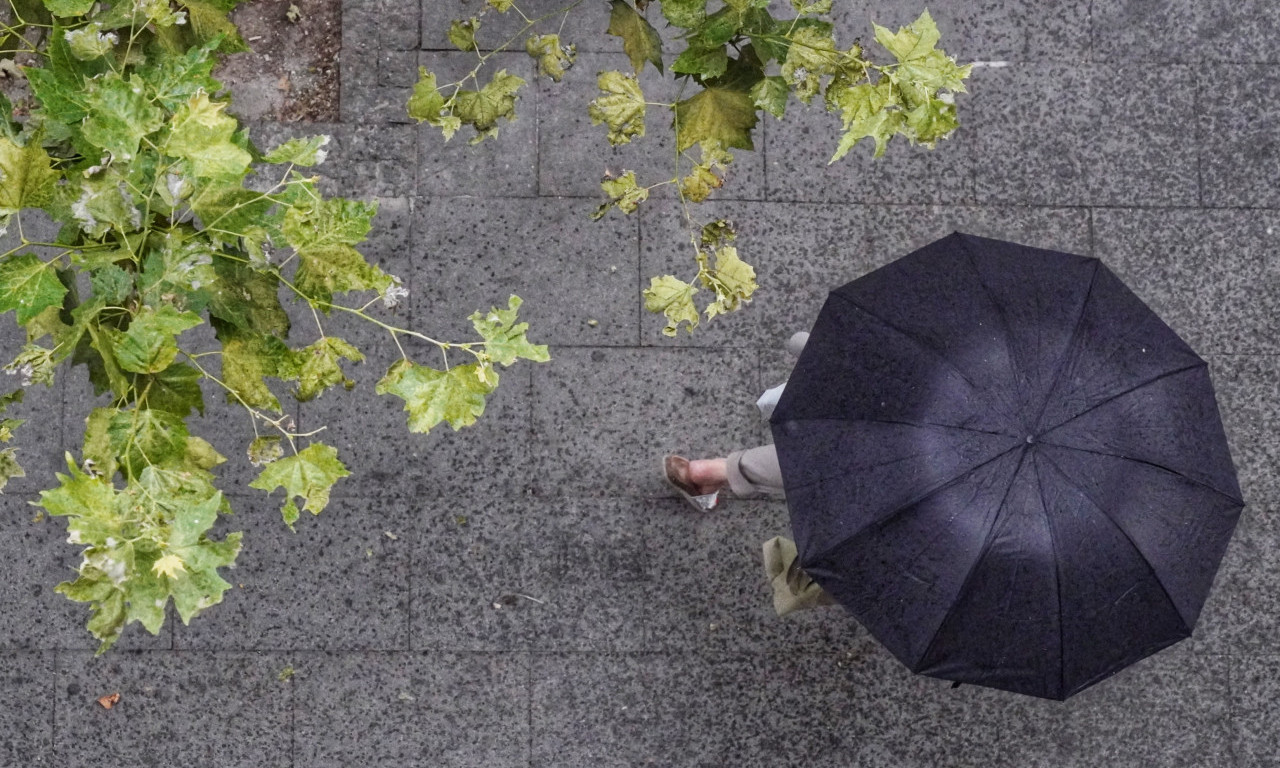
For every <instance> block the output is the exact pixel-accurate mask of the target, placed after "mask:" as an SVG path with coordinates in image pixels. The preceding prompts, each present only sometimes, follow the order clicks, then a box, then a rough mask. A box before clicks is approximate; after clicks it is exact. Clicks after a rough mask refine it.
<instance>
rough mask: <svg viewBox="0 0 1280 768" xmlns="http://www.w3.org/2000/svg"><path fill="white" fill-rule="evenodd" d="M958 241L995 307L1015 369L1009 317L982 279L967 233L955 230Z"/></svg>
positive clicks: (1014, 351)
mask: <svg viewBox="0 0 1280 768" xmlns="http://www.w3.org/2000/svg"><path fill="white" fill-rule="evenodd" d="M956 234H957V235H959V237H958V238H957V240H959V241H960V247H961V248H963V249H964V252H965V253H966V254H967V255H968V256H969V266H970V267H971V268H972V269H973V274H974V276H975V277H976V278H977V279H978V285H981V286H982V292H983V293H985V294H987V300H988V301H990V302H991V306H993V307H995V310H996V315H997V316H998V317H999V318H1000V323H1001V325H1003V326H1004V349H1005V352H1007V353H1008V355H1009V365H1010V366H1011V367H1012V369H1013V370H1017V369H1018V368H1019V367H1020V366H1021V362H1019V360H1018V355H1017V352H1016V350H1015V349H1014V347H1013V344H1012V340H1013V327H1012V326H1010V325H1009V318H1008V316H1007V315H1005V313H1004V305H1002V304H1001V303H1000V302H998V301H996V297H995V295H994V294H992V293H991V286H989V285H987V281H986V280H983V279H982V272H981V271H980V270H979V269H978V258H977V254H976V253H975V252H974V250H973V248H971V247H970V246H969V238H968V235H965V234H963V233H960V232H957V233H956Z"/></svg>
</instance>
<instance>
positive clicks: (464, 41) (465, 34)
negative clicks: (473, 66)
mask: <svg viewBox="0 0 1280 768" xmlns="http://www.w3.org/2000/svg"><path fill="white" fill-rule="evenodd" d="M478 31H480V20H479V19H477V18H475V17H474V16H473V17H471V18H469V19H454V20H453V22H452V23H451V24H450V25H449V31H448V33H447V34H448V37H449V42H451V43H453V44H454V46H456V47H457V49H458V50H460V51H474V50H477V48H476V32H478Z"/></svg>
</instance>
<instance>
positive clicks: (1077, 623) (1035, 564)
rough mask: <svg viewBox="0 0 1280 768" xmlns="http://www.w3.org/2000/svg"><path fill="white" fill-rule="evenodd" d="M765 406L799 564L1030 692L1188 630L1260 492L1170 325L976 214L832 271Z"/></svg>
mask: <svg viewBox="0 0 1280 768" xmlns="http://www.w3.org/2000/svg"><path fill="white" fill-rule="evenodd" d="M771 421H772V429H773V435H774V442H775V443H776V445H777V449H778V459H779V463H780V465H781V468H782V475H783V479H784V484H785V487H786V493H787V503H788V506H789V507H790V510H791V522H792V528H793V530H794V533H795V537H796V543H797V545H798V549H799V558H800V563H801V565H802V566H803V568H804V569H805V570H806V571H808V573H809V574H810V575H812V576H813V578H814V579H815V580H816V581H817V582H818V583H819V584H821V585H822V587H823V588H824V589H825V590H827V591H828V592H830V593H831V594H832V595H833V596H834V597H835V598H836V599H837V600H839V601H840V602H841V603H842V604H843V605H844V606H845V607H847V608H848V609H849V610H850V611H851V612H852V613H853V615H854V616H855V617H856V618H857V619H858V620H859V621H860V622H861V623H862V624H863V625H864V626H865V627H866V628H867V629H868V630H869V631H870V632H871V634H872V635H874V636H875V637H876V638H877V639H878V640H879V641H880V642H881V643H883V644H884V645H885V647H886V648H888V649H889V651H891V652H892V653H893V654H894V655H895V656H897V657H898V659H900V660H901V661H902V662H903V663H904V664H906V665H907V666H908V667H910V668H911V669H912V670H914V671H916V672H920V673H923V674H927V675H932V676H935V677H941V678H945V679H948V680H956V681H962V682H967V683H976V684H980V685H987V686H992V687H996V688H1003V689H1006V690H1010V691H1017V692H1019V693H1026V694H1032V695H1035V696H1043V697H1047V698H1054V699H1065V698H1066V697H1067V696H1070V695H1071V694H1073V693H1075V692H1077V691H1080V690H1081V689H1083V688H1085V687H1087V686H1089V685H1092V684H1093V683H1096V682H1098V681H1099V680H1102V679H1104V678H1106V677H1108V676H1110V675H1112V674H1114V673H1115V672H1117V671H1119V670H1120V669H1122V668H1123V667H1125V666H1127V665H1129V664H1131V663H1133V662H1135V661H1137V660H1138V659H1141V658H1143V657H1145V656H1147V655H1149V654H1151V653H1154V652H1155V651H1157V650H1159V649H1161V648H1164V647H1166V646H1168V645H1171V644H1173V643H1175V642H1177V641H1178V640H1180V639H1183V638H1185V637H1188V636H1189V635H1190V634H1191V628H1192V627H1193V626H1194V625H1195V623H1196V619H1197V617H1198V616H1199V613H1200V609H1201V607H1202V606H1203V604H1204V601H1205V598H1206V596H1207V595H1208V592H1209V588H1210V585H1211V584H1212V582H1213V577H1214V574H1215V573H1216V571H1217V569H1218V563H1219V561H1220V560H1221V558H1222V554H1223V552H1224V550H1225V549H1226V546H1227V541H1228V540H1229V539H1230V537H1231V533H1232V531H1233V530H1234V528H1235V524H1236V520H1237V519H1238V518H1239V515H1240V510H1241V508H1242V507H1243V506H1244V502H1243V501H1242V500H1241V494H1240V487H1239V484H1238V482H1237V480H1236V472H1235V467H1234V466H1233V464H1232V462H1231V455H1230V453H1229V451H1228V448H1227V442H1226V437H1225V435H1224V433H1223V429H1222V422H1221V419H1220V417H1219V414H1218V407H1217V402H1216V401H1215V399H1214V395H1213V388H1212V385H1211V384H1210V381H1209V373H1208V368H1207V365H1206V364H1205V362H1204V361H1203V360H1201V359H1200V357H1198V356H1197V355H1196V354H1195V352H1193V351H1192V350H1191V348H1190V347H1189V346H1187V344H1186V343H1185V342H1183V341H1182V339H1180V338H1179V337H1178V336H1177V334H1175V333H1174V332H1173V330H1171V329H1170V328H1169V327H1168V326H1167V325H1165V323H1164V322H1162V321H1161V320H1160V318H1159V317H1157V316H1156V315H1155V313H1153V312H1152V311H1151V310H1150V308H1148V307H1147V306H1146V305H1145V304H1144V303H1143V302H1142V301H1141V300H1140V299H1139V298H1138V297H1137V296H1135V295H1134V294H1133V292H1132V291H1130V290H1129V289H1128V288H1126V287H1125V286H1124V284H1123V283H1121V281H1120V280H1119V279H1118V278H1117V277H1116V276H1115V274H1114V273H1112V272H1111V271H1110V270H1109V269H1107V268H1106V267H1105V266H1104V265H1103V264H1102V263H1101V262H1099V261H1098V260H1097V259H1094V258H1086V257H1083V256H1075V255H1071V254H1066V253H1057V252H1053V251H1046V250H1040V249H1036V248H1030V247H1026V246H1021V245H1015V244H1013V243H1007V242H1003V241H998V240H989V239H985V238H980V237H974V236H971V235H963V234H954V235H951V236H949V237H946V238H944V239H942V240H939V241H937V242H935V243H932V244H931V245H928V246H926V247H924V248H922V249H920V250H919V251H916V252H915V253H912V254H911V255H909V256H906V257H904V258H902V259H899V260H898V261H895V262H893V263H892V264H889V265H888V266H885V267H883V268H881V269H878V270H876V271H874V272H872V273H870V274H867V275H865V276H864V277H861V278H859V279H857V280H854V281H853V282H851V283H849V284H847V285H845V286H842V287H840V288H837V289H836V290H834V291H832V292H831V294H830V296H829V297H828V299H827V301H826V304H825V305H824V306H823V308H822V311H821V313H820V314H819V316H818V319H817V322H816V323H815V325H814V328H813V331H812V334H811V336H810V338H809V342H808V344H807V345H806V347H805V349H804V352H803V354H802V355H801V356H800V359H799V361H798V362H797V364H796V367H795V370H794V371H793V373H792V375H791V377H790V379H789V380H788V382H787V387H786V389H785V391H784V392H783V395H782V398H781V400H780V401H779V403H778V406H777V408H776V409H775V410H774V413H773V417H772V419H771Z"/></svg>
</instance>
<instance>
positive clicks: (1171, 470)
mask: <svg viewBox="0 0 1280 768" xmlns="http://www.w3.org/2000/svg"><path fill="white" fill-rule="evenodd" d="M1041 444H1043V445H1049V446H1053V447H1054V448H1061V449H1063V450H1066V451H1080V452H1081V453H1092V454H1093V455H1095V456H1109V457H1111V458H1113V459H1121V460H1123V461H1132V462H1133V463H1135V464H1143V465H1146V466H1148V467H1154V468H1155V469H1159V470H1163V471H1165V472H1168V473H1169V474H1171V475H1177V476H1178V477H1180V478H1182V479H1183V480H1186V481H1187V482H1188V483H1194V484H1195V485H1198V486H1200V487H1201V488H1208V489H1209V490H1211V491H1213V492H1214V493H1216V494H1218V495H1219V496H1221V497H1223V498H1224V499H1227V500H1228V501H1233V502H1235V503H1237V504H1244V499H1238V498H1236V497H1235V496H1232V495H1231V494H1230V493H1227V492H1226V491H1224V490H1222V489H1221V488H1215V487H1214V486H1212V485H1210V484H1209V483H1206V482H1205V481H1203V480H1197V479H1196V478H1194V477H1188V476H1187V475H1186V474H1184V473H1182V472H1179V471H1178V470H1176V469H1174V468H1172V467H1166V466H1165V465H1163V464H1160V463H1157V462H1154V461H1148V460H1147V459H1140V458H1138V457H1136V456H1125V455H1122V454H1119V453H1108V452H1107V451H1099V450H1095V449H1093V448H1081V447H1079V446H1076V445H1067V444H1066V443H1055V442H1052V441H1050V440H1042V441H1041ZM1054 466H1057V465H1056V464H1055V465H1054ZM1059 471H1061V470H1059ZM1063 474H1064V475H1065V474H1066V473H1065V472H1063Z"/></svg>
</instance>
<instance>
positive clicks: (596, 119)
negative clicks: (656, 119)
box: [587, 71, 646, 147]
mask: <svg viewBox="0 0 1280 768" xmlns="http://www.w3.org/2000/svg"><path fill="white" fill-rule="evenodd" d="M596 84H597V86H598V87H599V88H600V95H599V96H597V97H596V98H595V99H593V100H592V101H591V104H590V105H588V107H587V114H588V115H589V116H590V117H591V124H592V125H599V124H601V123H605V124H606V125H608V126H609V143H610V144H611V145H613V146H615V147H616V146H618V145H619V144H626V143H628V142H630V141H631V139H632V138H634V137H639V136H644V116H645V108H646V104H645V100H644V93H643V92H641V90H640V83H639V82H638V81H637V80H636V78H635V77H634V76H633V75H628V74H625V73H623V72H618V71H609V72H601V73H600V75H599V77H598V78H597V79H596Z"/></svg>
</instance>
